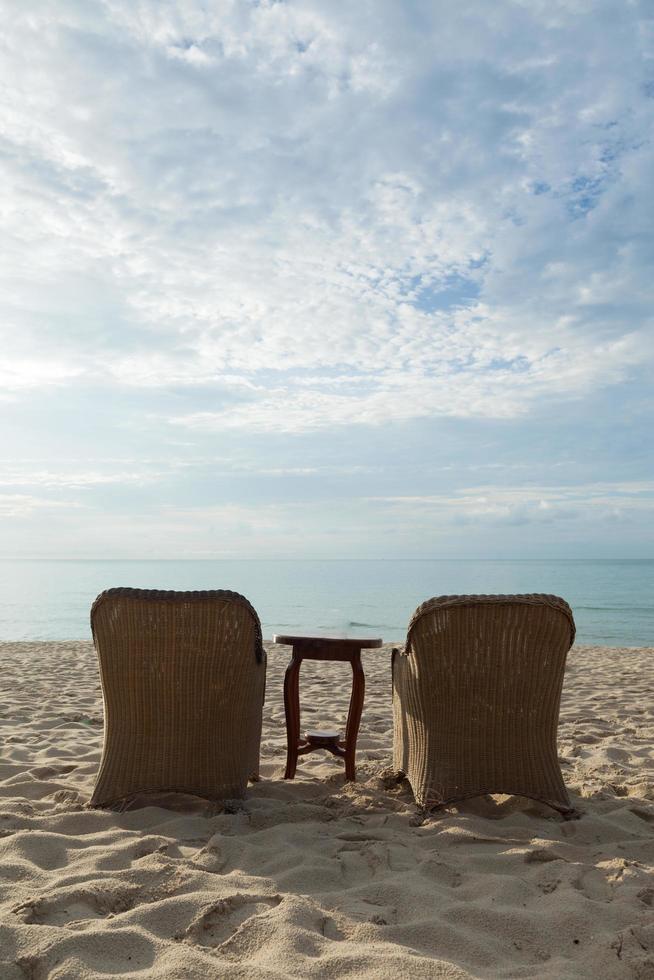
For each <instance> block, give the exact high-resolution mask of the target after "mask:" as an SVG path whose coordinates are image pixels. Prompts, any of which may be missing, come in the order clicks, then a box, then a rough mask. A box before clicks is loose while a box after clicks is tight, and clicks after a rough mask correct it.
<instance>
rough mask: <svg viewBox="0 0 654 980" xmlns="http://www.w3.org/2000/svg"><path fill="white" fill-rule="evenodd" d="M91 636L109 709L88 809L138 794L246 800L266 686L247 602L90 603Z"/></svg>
mask: <svg viewBox="0 0 654 980" xmlns="http://www.w3.org/2000/svg"><path fill="white" fill-rule="evenodd" d="M91 627H92V632H93V639H94V642H95V646H96V649H97V653H98V659H99V664H100V674H101V680H102V690H103V696H104V705H105V745H104V753H103V758H102V763H101V767H100V772H99V775H98V781H97V784H96V788H95V792H94V795H93V800H92V803H93V804H94V805H104V804H106V803H107V802H111V801H113V800H116V799H122V798H125V797H128V796H130V795H133V794H134V793H136V792H158V791H162V792H163V791H179V792H185V793H193V794H196V795H199V796H204V797H208V798H224V796H225V795H234V796H236V795H239V792H241V795H242V790H243V787H244V785H245V782H246V781H247V776H248V774H249V773H248V772H247V768H248V765H249V762H248V761H247V760H250V759H252V758H255V756H256V760H258V738H260V730H261V704H262V696H263V681H264V678H265V656H264V653H263V648H262V643H261V625H260V622H259V617H258V616H257V614H256V612H255V610H254V609H253V608H252V606H251V605H250V603H249V602H248V601H247V599H245V598H244V597H243V596H241V595H239V594H238V593H234V592H227V591H207V592H162V591H155V590H145V589H110V590H108V591H107V592H103V593H102V594H101V595H100V596H98V598H97V599H96V601H95V602H94V604H93V607H92V610H91ZM257 732H258V734H257ZM253 739H254V741H256V745H255V744H254V741H253ZM251 742H252V744H250V743H251ZM255 749H256V751H255ZM256 760H255V768H256V764H258V762H257V761H256ZM239 787H240V791H239Z"/></svg>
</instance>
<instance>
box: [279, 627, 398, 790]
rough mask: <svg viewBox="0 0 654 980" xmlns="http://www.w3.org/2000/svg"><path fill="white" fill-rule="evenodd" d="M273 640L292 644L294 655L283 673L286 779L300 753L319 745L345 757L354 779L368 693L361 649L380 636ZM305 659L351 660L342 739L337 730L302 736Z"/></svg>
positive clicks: (370, 646) (347, 770) (374, 644)
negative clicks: (301, 691)
mask: <svg viewBox="0 0 654 980" xmlns="http://www.w3.org/2000/svg"><path fill="white" fill-rule="evenodd" d="M273 642H274V643H283V644H286V645H288V646H291V647H293V656H292V657H291V662H290V663H289V665H288V667H287V668H286V676H285V677H284V710H285V712H286V737H287V739H288V751H287V755H286V773H285V774H284V779H293V778H294V776H295V770H296V768H297V760H298V756H300V755H307V753H309V752H315V751H316V749H327V751H328V752H331V753H332V755H336V756H338V757H339V758H340V759H344V760H345V778H346V779H349V780H352V781H354V780H355V768H354V756H355V753H356V748H357V735H358V734H359V722H360V721H361V711H362V709H363V697H364V694H365V675H364V673H363V666H362V664H361V651H362V650H369V649H373V648H377V647H380V646H381V645H382V641H381V639H347V640H346V639H340V638H338V637H331V636H286V635H281V634H276V635H275V636H273ZM303 660H340V661H346V662H347V663H350V664H352V694H351V697H350V710H349V712H348V716H347V725H346V728H345V739H344V740H341V738H340V734H339V732H337V731H308V732H305V733H304V737H303V738H300V667H301V665H302V661H303Z"/></svg>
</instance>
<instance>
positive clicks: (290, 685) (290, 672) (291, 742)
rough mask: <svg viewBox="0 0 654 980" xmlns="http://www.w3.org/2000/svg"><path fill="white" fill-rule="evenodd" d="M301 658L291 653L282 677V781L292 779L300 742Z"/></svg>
mask: <svg viewBox="0 0 654 980" xmlns="http://www.w3.org/2000/svg"><path fill="white" fill-rule="evenodd" d="M301 664H302V657H301V656H299V655H298V654H296V652H295V650H294V651H293V657H292V659H291V662H290V664H289V665H288V667H287V668H286V674H285V675H284V712H285V714H286V738H287V752H286V772H285V773H284V779H293V778H294V776H295V770H296V768H297V757H298V747H299V742H300V666H301Z"/></svg>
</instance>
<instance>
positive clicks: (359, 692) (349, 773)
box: [345, 652, 366, 782]
mask: <svg viewBox="0 0 654 980" xmlns="http://www.w3.org/2000/svg"><path fill="white" fill-rule="evenodd" d="M351 664H352V696H351V697H350V710H349V712H348V715H347V727H346V729H345V778H346V780H350V781H351V782H354V781H355V779H356V771H355V767H354V757H355V753H356V749H357V736H358V734H359V723H360V721H361V712H362V710H363V698H364V695H365V692H366V678H365V674H364V673H363V666H362V664H361V653H360V652H357V653H355V654H353V656H352V660H351Z"/></svg>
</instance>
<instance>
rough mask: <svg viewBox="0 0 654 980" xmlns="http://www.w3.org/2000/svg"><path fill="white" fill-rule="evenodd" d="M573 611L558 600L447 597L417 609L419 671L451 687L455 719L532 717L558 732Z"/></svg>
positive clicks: (413, 645)
mask: <svg viewBox="0 0 654 980" xmlns="http://www.w3.org/2000/svg"><path fill="white" fill-rule="evenodd" d="M573 639H574V620H573V618H572V612H571V610H570V607H569V606H568V604H567V603H566V602H564V600H563V599H559V598H558V597H555V596H546V595H529V596H442V597H439V598H436V599H431V600H429V601H428V602H426V603H423V604H422V606H420V607H419V608H418V610H416V613H415V615H414V617H413V618H412V620H411V623H410V625H409V630H408V643H407V647H408V648H410V650H411V651H412V652H413V653H414V654H415V658H416V665H417V669H418V671H420V672H426V673H427V674H428V675H429V676H430V678H431V680H432V681H433V682H434V683H435V684H437V685H439V686H440V688H441V690H443V689H445V688H447V689H448V690H449V691H450V696H451V697H452V698H453V699H454V701H453V704H455V705H456V711H455V712H453V715H454V714H456V715H464V714H465V715H468V716H473V717H478V718H479V720H480V724H481V721H482V716H484V715H487V716H488V721H489V723H490V722H492V727H493V729H495V728H497V723H498V718H499V716H500V715H501V714H503V713H506V714H507V715H508V714H515V713H518V714H521V715H531V716H532V718H533V719H534V720H535V719H536V718H538V719H540V721H541V723H543V724H546V726H547V728H548V729H551V727H552V726H553V727H554V729H556V726H557V723H558V712H559V702H560V697H561V688H562V685H563V673H564V669H565V661H566V655H567V652H568V650H569V648H570V646H571V645H572V641H573Z"/></svg>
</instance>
